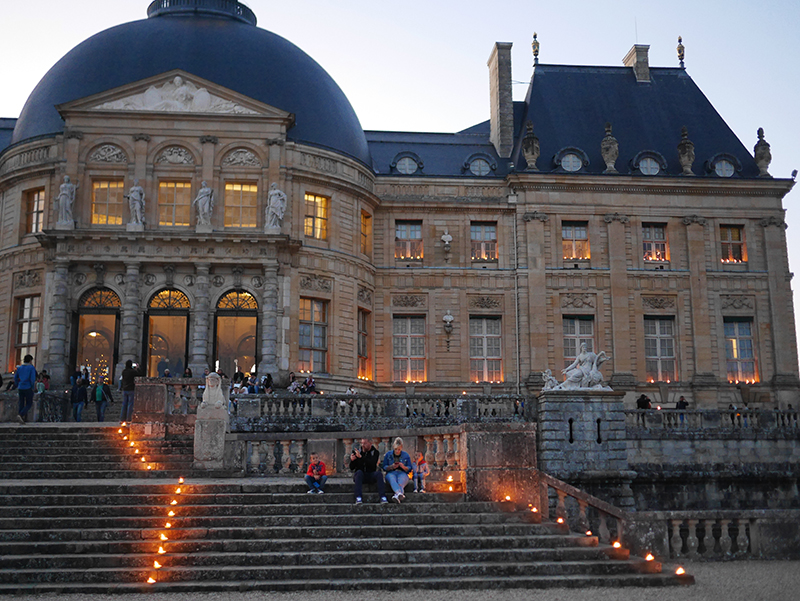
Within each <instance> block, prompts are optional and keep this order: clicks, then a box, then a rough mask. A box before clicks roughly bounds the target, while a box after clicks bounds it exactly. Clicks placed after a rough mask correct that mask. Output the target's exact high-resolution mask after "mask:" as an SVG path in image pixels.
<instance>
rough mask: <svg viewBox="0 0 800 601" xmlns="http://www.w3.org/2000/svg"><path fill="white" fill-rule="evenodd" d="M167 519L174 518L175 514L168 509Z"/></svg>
mask: <svg viewBox="0 0 800 601" xmlns="http://www.w3.org/2000/svg"><path fill="white" fill-rule="evenodd" d="M167 515H168V516H169V517H174V516H175V512H174V511H172V510H171V509H170V511H169V513H168V514H167Z"/></svg>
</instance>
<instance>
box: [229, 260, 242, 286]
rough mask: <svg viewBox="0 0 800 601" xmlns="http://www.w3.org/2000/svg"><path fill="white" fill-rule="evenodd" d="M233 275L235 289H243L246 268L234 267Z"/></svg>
mask: <svg viewBox="0 0 800 601" xmlns="http://www.w3.org/2000/svg"><path fill="white" fill-rule="evenodd" d="M231 273H232V274H233V286H234V288H241V287H242V274H243V273H244V267H242V266H241V265H234V266H233V268H232V269H231Z"/></svg>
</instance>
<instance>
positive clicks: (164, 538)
mask: <svg viewBox="0 0 800 601" xmlns="http://www.w3.org/2000/svg"><path fill="white" fill-rule="evenodd" d="M161 540H169V539H168V538H167V535H166V534H164V533H163V532H162V533H161Z"/></svg>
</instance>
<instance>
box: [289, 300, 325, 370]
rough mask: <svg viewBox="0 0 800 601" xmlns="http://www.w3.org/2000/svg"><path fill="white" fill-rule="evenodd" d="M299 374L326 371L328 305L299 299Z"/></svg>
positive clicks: (323, 302)
mask: <svg viewBox="0 0 800 601" xmlns="http://www.w3.org/2000/svg"><path fill="white" fill-rule="evenodd" d="M298 342H299V346H300V362H299V364H298V366H297V369H298V371H300V372H325V371H327V369H328V303H327V302H325V301H320V300H314V299H310V298H301V299H300V334H299V336H298Z"/></svg>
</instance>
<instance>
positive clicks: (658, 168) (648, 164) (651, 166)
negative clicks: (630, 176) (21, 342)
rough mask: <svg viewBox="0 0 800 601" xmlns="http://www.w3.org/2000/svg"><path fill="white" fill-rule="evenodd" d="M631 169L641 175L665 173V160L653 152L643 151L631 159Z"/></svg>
mask: <svg viewBox="0 0 800 601" xmlns="http://www.w3.org/2000/svg"><path fill="white" fill-rule="evenodd" d="M631 167H632V168H633V170H634V171H638V172H639V173H641V174H642V175H658V174H660V173H666V171H667V160H666V159H665V158H664V157H663V156H661V154H660V153H658V152H656V151H654V150H644V151H642V152H640V153H639V154H637V155H636V156H635V157H633V160H632V161H631Z"/></svg>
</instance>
